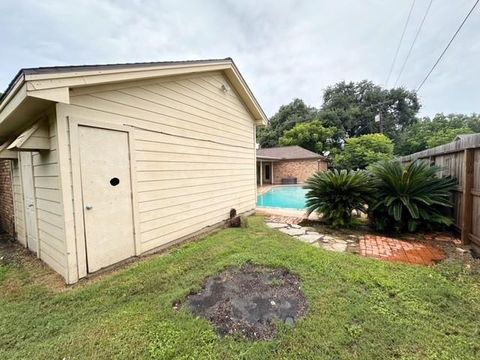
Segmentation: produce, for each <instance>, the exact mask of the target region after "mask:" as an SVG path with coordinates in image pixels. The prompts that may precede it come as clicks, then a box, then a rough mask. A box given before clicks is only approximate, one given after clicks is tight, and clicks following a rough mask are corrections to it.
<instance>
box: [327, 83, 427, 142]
mask: <svg viewBox="0 0 480 360" xmlns="http://www.w3.org/2000/svg"><path fill="white" fill-rule="evenodd" d="M419 109H420V103H419V101H418V98H417V95H416V93H415V92H413V91H409V90H406V89H403V88H394V89H384V88H382V87H380V86H378V85H375V84H373V83H372V82H371V81H367V80H363V81H360V82H358V83H355V82H349V83H347V82H344V81H343V82H339V83H337V84H335V85H333V86H330V87H327V89H326V90H325V92H324V94H323V105H322V107H321V112H320V120H321V121H322V123H323V124H324V125H325V126H334V127H338V128H340V129H342V131H343V132H344V133H345V135H346V136H347V137H355V136H359V135H364V134H371V133H378V132H383V133H384V134H386V135H388V136H389V137H390V138H392V139H393V138H395V137H396V135H397V134H398V132H400V131H401V130H402V129H404V128H405V127H407V126H409V125H411V124H413V123H415V122H416V121H417V119H416V117H415V115H416V114H417V112H418V110H419ZM377 114H380V115H381V122H380V121H375V116H376V115H377ZM381 125H382V126H381ZM381 127H382V128H383V129H381ZM382 130H383V131H382Z"/></svg>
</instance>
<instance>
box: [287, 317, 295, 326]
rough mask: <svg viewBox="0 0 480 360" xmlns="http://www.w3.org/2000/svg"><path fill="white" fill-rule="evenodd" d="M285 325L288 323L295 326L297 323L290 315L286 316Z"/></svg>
mask: <svg viewBox="0 0 480 360" xmlns="http://www.w3.org/2000/svg"><path fill="white" fill-rule="evenodd" d="M285 325H287V326H293V325H295V321H294V320H293V318H291V317H290V316H289V317H286V318H285Z"/></svg>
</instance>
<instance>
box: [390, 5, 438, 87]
mask: <svg viewBox="0 0 480 360" xmlns="http://www.w3.org/2000/svg"><path fill="white" fill-rule="evenodd" d="M432 3H433V0H430V3H429V4H428V7H427V10H426V11H425V14H424V15H423V19H422V21H421V22H420V26H419V27H418V29H417V32H416V34H415V37H414V38H413V42H412V45H410V49H408V53H407V56H406V57H405V60H404V61H403V64H402V67H401V68H400V72H399V73H398V76H397V79H396V80H395V84H394V85H393V87H396V86H397V83H398V80H400V77H401V76H402V73H403V70H405V65H407V62H408V59H409V57H410V55H411V54H412V50H413V47H414V46H415V43H416V42H417V39H418V35H419V34H420V31H421V30H422V27H423V24H424V23H425V19H426V18H427V15H428V13H429V11H430V7H431V6H432Z"/></svg>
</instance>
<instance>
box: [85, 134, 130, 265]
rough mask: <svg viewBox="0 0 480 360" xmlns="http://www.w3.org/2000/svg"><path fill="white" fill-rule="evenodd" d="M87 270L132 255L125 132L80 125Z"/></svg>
mask: <svg viewBox="0 0 480 360" xmlns="http://www.w3.org/2000/svg"><path fill="white" fill-rule="evenodd" d="M79 146H80V167H81V169H80V170H81V180H82V194H83V216H84V222H85V241H86V251H87V268H88V272H94V271H97V270H99V269H101V268H103V267H106V266H109V265H112V264H115V263H117V262H119V261H121V260H124V259H127V258H129V257H131V256H133V255H135V244H134V235H133V233H134V231H133V211H132V190H131V181H130V155H129V146H128V133H126V132H122V131H113V130H105V129H99V128H93V127H86V126H80V127H79Z"/></svg>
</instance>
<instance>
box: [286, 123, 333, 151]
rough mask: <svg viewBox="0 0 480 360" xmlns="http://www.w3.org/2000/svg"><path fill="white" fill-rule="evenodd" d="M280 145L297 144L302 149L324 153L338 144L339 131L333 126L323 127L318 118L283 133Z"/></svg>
mask: <svg viewBox="0 0 480 360" xmlns="http://www.w3.org/2000/svg"><path fill="white" fill-rule="evenodd" d="M279 142H280V145H282V146H288V145H299V146H301V147H303V148H304V149H308V150H310V151H313V152H316V153H318V154H325V152H327V151H329V152H331V151H332V149H336V148H338V147H339V146H340V143H339V131H338V129H337V128H335V127H324V126H323V125H322V123H321V122H320V121H319V120H313V121H310V122H303V123H299V124H297V125H295V126H294V127H293V128H292V129H290V130H287V131H285V132H284V133H283V136H282V137H281V138H280V141H279Z"/></svg>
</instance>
